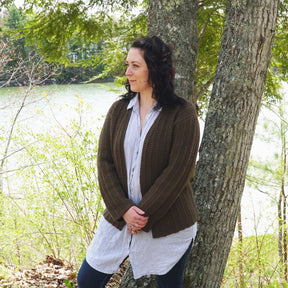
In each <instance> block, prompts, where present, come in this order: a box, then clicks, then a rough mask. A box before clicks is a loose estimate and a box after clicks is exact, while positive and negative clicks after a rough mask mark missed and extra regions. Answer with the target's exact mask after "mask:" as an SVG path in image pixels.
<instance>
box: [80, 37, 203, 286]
mask: <svg viewBox="0 0 288 288" xmlns="http://www.w3.org/2000/svg"><path fill="white" fill-rule="evenodd" d="M126 66H127V69H126V76H127V79H128V84H127V85H126V88H127V90H128V92H127V93H126V94H125V95H124V96H123V97H122V99H120V100H119V101H117V102H116V103H114V104H113V105H112V107H111V108H110V110H109V112H108V114H107V117H106V120H105V123H104V126H103V129H102V132H101V136H100V140H99V147H98V160H97V166H98V179H99V185H100V191H101V194H102V197H103V199H104V202H105V205H106V209H105V211H104V214H103V216H104V217H102V218H101V221H100V224H99V226H98V229H97V231H96V234H95V237H94V239H93V240H92V242H91V244H90V246H89V248H88V250H87V255H86V258H85V260H84V262H83V264H82V266H81V268H80V270H79V273H78V285H79V287H80V288H88V287H94V288H100V287H105V284H106V283H107V282H108V281H109V279H110V277H111V276H112V275H113V273H114V272H116V271H117V270H118V267H119V265H120V264H121V263H122V262H123V261H124V260H125V259H126V258H127V257H128V256H129V259H130V263H131V265H132V269H133V274H134V278H135V279H137V278H140V277H141V276H144V275H149V274H154V275H156V279H157V283H158V287H161V288H162V287H165V288H169V287H171V288H172V287H173V288H178V287H183V284H182V281H183V280H182V279H183V273H184V267H185V263H186V260H187V256H188V254H189V251H190V249H191V246H192V242H193V239H194V238H195V236H196V232H197V220H198V213H197V209H196V206H195V201H194V198H193V191H192V188H191V184H190V180H191V171H192V170H193V169H194V166H195V161H196V155H197V151H198V145H199V124H198V120H197V115H196V112H195V110H194V108H193V106H192V104H190V103H188V102H186V101H185V100H184V99H182V98H180V97H178V96H177V95H176V94H175V92H174V84H173V80H174V69H173V66H172V52H171V49H170V48H169V46H167V45H166V44H165V43H164V42H163V41H162V40H161V39H160V38H158V37H156V36H154V37H146V38H145V39H142V40H137V41H135V42H134V43H133V44H132V46H131V48H130V50H129V52H128V55H127V58H126Z"/></svg>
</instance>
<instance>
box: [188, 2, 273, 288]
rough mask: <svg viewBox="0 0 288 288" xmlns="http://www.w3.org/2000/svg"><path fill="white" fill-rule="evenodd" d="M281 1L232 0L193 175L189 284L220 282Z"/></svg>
mask: <svg viewBox="0 0 288 288" xmlns="http://www.w3.org/2000/svg"><path fill="white" fill-rule="evenodd" d="M277 10H278V1H271V0H253V1H252V0H230V1H228V2H227V10H226V21H225V28H224V33H223V38H222V43H221V49H220V55H219V59H218V65H217V70H216V75H215V81H214V85H213V90H212V95H211V99H210V103H209V109H208V113H207V118H206V121H205V129H204V133H203V139H202V143H201V146H200V150H199V162H198V164H197V168H196V177H195V181H194V190H195V197H196V202H197V207H198V209H199V213H200V221H199V226H198V227H199V229H198V234H197V239H196V243H195V246H194V248H193V249H192V253H191V255H190V257H189V259H188V263H187V266H186V273H185V277H184V281H185V287H193V288H195V287H201V288H206V287H211V288H215V287H220V285H221V281H222V277H223V273H224V270H225V266H226V262H227V258H228V255H229V251H230V247H231V243H232V239H233V235H234V230H235V224H236V221H237V215H238V212H239V205H240V201H241V197H242V192H243V188H244V183H245V176H246V170H247V166H248V161H249V155H250V151H251V146H252V141H253V136H254V132H255V126H256V121H257V118H258V114H259V110H260V105H261V97H262V94H263V89H264V84H265V77H266V73H267V69H268V66H269V63H270V58H271V47H272V43H273V37H274V31H275V26H276V18H277Z"/></svg>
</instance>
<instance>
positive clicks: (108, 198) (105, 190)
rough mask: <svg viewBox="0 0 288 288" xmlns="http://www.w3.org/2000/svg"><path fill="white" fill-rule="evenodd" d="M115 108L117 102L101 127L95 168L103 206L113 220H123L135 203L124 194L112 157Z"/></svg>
mask: <svg viewBox="0 0 288 288" xmlns="http://www.w3.org/2000/svg"><path fill="white" fill-rule="evenodd" d="M118 106H119V105H118ZM116 108H118V109H119V107H117V102H116V103H114V104H113V105H112V107H111V108H110V110H109V111H108V114H107V116H106V119H105V122H104V125H103V127H102V131H101V134H100V138H99V144H98V155H97V169H98V181H99V186H100V192H101V195H102V198H103V200H104V203H105V206H106V208H107V210H108V211H109V213H110V214H111V216H112V218H113V219H114V220H115V221H121V220H122V221H123V218H122V216H123V215H124V213H125V212H126V211H127V210H128V209H129V208H130V207H132V206H133V205H135V204H134V203H133V201H131V200H130V199H128V197H127V196H126V194H125V191H124V189H123V185H121V181H120V178H119V175H118V174H117V171H116V168H115V162H114V159H113V153H112V144H113V143H112V142H113V131H112V127H114V126H113V121H114V122H115V121H116V120H115V118H117V112H116V110H117V109H116ZM120 108H122V107H120Z"/></svg>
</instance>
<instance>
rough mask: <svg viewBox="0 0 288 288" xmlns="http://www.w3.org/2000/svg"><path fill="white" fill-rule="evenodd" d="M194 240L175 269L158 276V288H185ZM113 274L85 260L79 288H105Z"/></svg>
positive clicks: (79, 279) (80, 271)
mask: <svg viewBox="0 0 288 288" xmlns="http://www.w3.org/2000/svg"><path fill="white" fill-rule="evenodd" d="M192 243H193V240H192V242H191V244H190V246H189V247H188V249H187V251H186V252H185V253H184V255H183V256H182V257H181V259H180V260H179V261H178V262H177V263H176V264H175V265H174V266H173V268H172V269H171V270H170V271H169V272H168V273H167V274H165V275H156V281H157V284H158V288H183V274H184V269H185V265H186V262H187V258H188V255H189V253H190V251H191V248H192ZM112 275H113V274H105V273H102V272H100V271H97V270H95V269H93V268H92V267H91V266H90V265H89V264H88V263H87V261H86V259H84V261H83V263H82V266H81V267H80V270H79V272H78V276H77V283H78V287H79V288H105V285H106V284H107V283H108V281H109V280H110V278H111V277H112Z"/></svg>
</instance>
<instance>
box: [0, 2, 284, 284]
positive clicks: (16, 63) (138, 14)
mask: <svg viewBox="0 0 288 288" xmlns="http://www.w3.org/2000/svg"><path fill="white" fill-rule="evenodd" d="M8 2H9V1H6V3H3V4H5V5H6V6H7V7H8V10H3V11H6V12H3V14H2V18H1V47H0V54H1V68H0V76H1V77H0V78H1V79H0V80H1V82H0V85H1V86H2V87H5V86H8V85H24V86H26V87H27V90H26V92H25V93H24V94H23V102H22V103H23V105H25V100H26V97H27V95H28V94H29V93H30V92H31V91H32V89H33V87H34V86H36V85H41V84H51V83H75V82H84V81H97V79H103V78H104V79H116V83H123V81H125V78H123V77H122V74H123V71H124V65H123V64H124V63H123V60H124V59H125V53H126V52H127V50H128V48H129V43H131V40H133V39H135V38H136V37H138V36H141V35H146V34H147V19H148V6H149V4H148V2H146V1H143V2H142V3H139V1H138V3H137V1H124V0H123V1H90V2H87V3H85V2H84V1H79V2H78V1H75V2H67V3H65V2H57V3H56V2H54V1H44V2H41V1H26V2H25V6H23V7H20V8H17V7H16V6H15V5H13V4H12V5H11V4H10V3H8ZM232 2H233V1H232ZM236 2H237V1H236ZM248 2H249V1H248ZM279 4H280V6H279V12H278V25H277V30H276V35H275V39H274V42H273V49H272V54H273V57H272V60H271V62H270V66H269V67H270V68H269V69H268V73H267V76H266V85H265V90H264V93H263V95H264V97H263V99H262V106H265V107H268V109H271V111H273V113H275V115H276V116H275V119H276V120H275V124H274V123H271V122H270V123H263V125H264V128H263V129H264V130H265V129H267V130H269V137H271V136H273V140H271V138H269V139H267V141H270V142H271V141H275V143H277V144H276V145H277V146H279V150H278V152H276V153H274V154H273V155H271V158H270V159H269V160H267V159H266V160H265V163H262V162H261V161H259V160H255V159H251V160H250V168H249V170H248V174H247V181H249V183H250V184H251V185H253V186H254V187H255V188H256V189H259V190H261V191H263V193H266V194H268V195H270V196H271V199H272V201H271V203H272V204H271V205H275V206H277V211H278V217H277V222H278V223H277V230H276V231H275V232H274V233H272V234H264V235H256V236H253V237H247V238H245V239H243V234H242V229H241V209H240V206H239V215H238V222H239V225H238V238H237V240H235V242H234V244H233V246H232V248H233V249H232V253H231V254H230V260H229V261H228V264H227V266H226V272H225V274H224V278H223V281H222V285H223V287H287V243H288V241H287V223H286V219H287V216H286V213H287V201H286V193H285V192H286V189H287V184H286V181H287V169H286V167H287V141H286V136H287V120H286V119H285V107H286V106H287V103H286V101H285V95H283V94H281V85H282V84H283V83H284V82H286V81H287V65H288V61H287V52H288V51H287V47H288V46H287V42H288V36H287V31H288V30H287V11H288V10H287V3H286V1H280V3H279ZM197 5H198V8H199V10H198V13H199V15H198V47H197V48H198V53H197V69H196V72H195V81H194V82H195V85H194V90H193V95H195V98H196V99H197V104H198V106H199V115H200V117H202V118H203V119H205V117H206V114H207V111H208V103H209V98H210V95H211V89H212V84H213V82H214V80H215V71H216V67H217V62H218V55H219V51H220V46H221V39H222V34H223V31H224V24H225V13H226V5H227V3H226V1H217V2H216V1H203V2H202V1H199V3H198V4H197ZM175 13H176V12H175ZM178 16H181V15H178ZM172 28H173V27H171V29H172ZM82 104H83V103H82V102H81V99H79V106H78V107H76V109H77V111H78V112H79V114H81V113H83V106H82ZM21 107H22V106H21ZM21 107H20V108H19V113H21ZM13 121H14V122H13ZM13 121H12V122H11V127H3V128H2V130H1V131H2V132H3V133H2V134H1V142H2V144H3V147H4V149H3V153H2V152H1V153H2V155H1V171H0V172H1V204H0V205H1V214H0V216H1V221H2V223H3V225H2V227H5V229H3V231H2V232H1V236H0V237H1V246H2V247H1V252H0V257H1V262H2V263H5V264H6V265H7V264H14V265H28V264H31V263H35V262H36V263H37V261H41V260H42V259H41V257H45V255H47V254H49V255H53V256H54V257H57V258H61V259H65V260H66V261H67V262H68V263H69V264H74V266H75V267H78V265H79V263H80V262H81V260H82V259H83V257H84V255H85V250H86V247H87V245H88V244H89V242H90V240H91V237H92V236H93V233H94V231H95V228H96V226H97V222H98V219H99V216H100V215H101V212H102V210H103V203H102V201H101V198H100V195H99V188H98V185H97V177H96V173H97V171H95V165H94V164H95V157H96V155H97V136H98V134H97V133H95V131H87V130H85V127H84V125H83V123H78V122H73V123H71V127H70V129H71V130H69V131H67V130H62V132H63V134H62V135H61V141H59V136H58V137H56V136H55V135H51V134H38V135H30V138H29V139H28V140H27V139H24V137H23V136H24V135H25V136H26V135H27V133H28V134H29V132H28V131H25V129H24V128H23V127H20V126H17V130H16V123H17V115H16V116H15V118H14V119H13ZM71 131H72V133H70V132H71ZM275 139H277V140H275ZM20 147H21V148H20ZM15 154H17V157H18V158H17V159H18V161H19V162H18V163H19V165H18V167H17V169H16V170H17V176H18V177H21V179H23V190H22V191H17V194H13V195H11V193H10V192H9V193H7V191H5V190H4V189H3V183H4V182H5V181H6V182H8V183H9V177H10V176H9V175H10V173H11V171H7V170H5V167H7V163H8V161H9V159H10V157H12V155H13V156H14V155H15ZM20 159H21V161H20ZM14 172H15V171H14ZM31 183H35V185H33V186H31ZM95 207H97V209H95ZM2 208H3V209H2ZM255 221H256V220H255ZM63 223H64V224H63ZM256 224H257V223H256V222H255V225H256ZM233 234H234V231H233ZM31 247H33V249H31ZM219 249H220V248H219V247H218V250H219ZM229 250H230V247H229ZM220 252H221V251H220ZM220 254H221V253H220ZM271 255H273V257H271ZM223 258H225V256H223ZM1 267H2V268H1V269H3V272H2V274H3V276H2V275H1V276H2V277H3V278H7V275H6V274H7V269H5V265H1ZM220 274H221V273H220ZM221 278H222V276H221ZM71 285H72V284H71ZM215 285H216V284H215ZM225 285H226V286H225ZM255 285H256V286H255ZM187 287H188V286H187ZM191 287H193V286H191ZM201 287H209V286H204V285H203V286H201ZM211 287H217V285H216V286H211Z"/></svg>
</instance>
